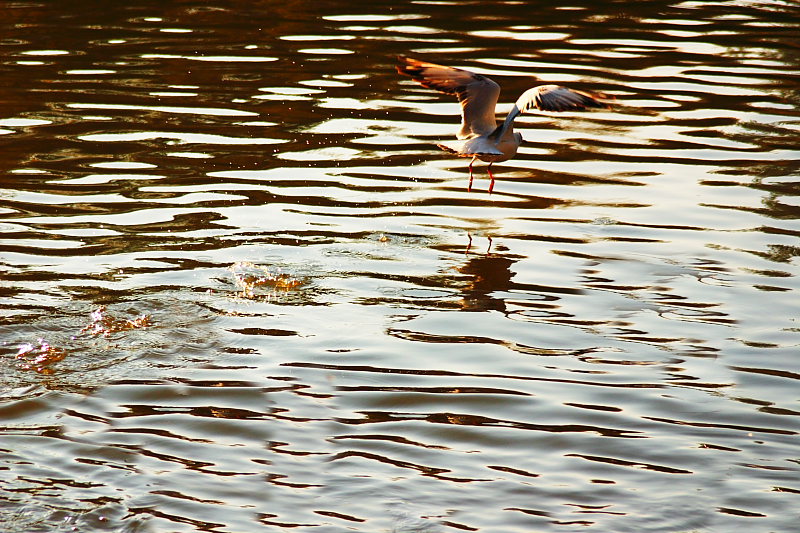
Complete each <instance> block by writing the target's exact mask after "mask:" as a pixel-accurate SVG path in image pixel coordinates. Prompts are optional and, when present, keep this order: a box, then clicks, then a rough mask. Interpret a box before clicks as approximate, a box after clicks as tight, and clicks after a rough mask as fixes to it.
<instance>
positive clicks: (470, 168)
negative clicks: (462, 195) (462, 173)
mask: <svg viewBox="0 0 800 533" xmlns="http://www.w3.org/2000/svg"><path fill="white" fill-rule="evenodd" d="M474 162H475V158H474V157H473V158H472V161H470V162H469V185H467V192H470V191H472V163H474Z"/></svg>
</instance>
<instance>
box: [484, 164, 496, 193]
mask: <svg viewBox="0 0 800 533" xmlns="http://www.w3.org/2000/svg"><path fill="white" fill-rule="evenodd" d="M486 170H487V172H489V177H490V178H492V181H491V183H489V194H492V189H494V175H493V174H492V163H489V167H488V168H487V169H486Z"/></svg>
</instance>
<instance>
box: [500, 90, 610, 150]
mask: <svg viewBox="0 0 800 533" xmlns="http://www.w3.org/2000/svg"><path fill="white" fill-rule="evenodd" d="M587 107H602V108H607V107H608V105H606V104H604V103H603V102H600V101H599V100H596V99H595V97H594V96H593V95H591V94H589V93H585V92H581V91H575V90H573V89H567V88H566V87H561V86H560V85H539V86H538V87H534V88H533V89H528V90H527V91H525V92H524V93H522V95H521V96H520V97H519V98H518V99H517V102H516V103H515V104H514V107H513V108H511V111H510V112H509V113H508V116H507V117H506V119H505V121H504V122H503V123H502V124H501V125H500V126H498V127H497V129H496V130H494V132H492V134H491V138H492V139H495V140H499V139H501V138H502V137H503V135H505V132H506V131H507V130H508V128H510V127H511V124H512V123H513V122H514V119H515V118H517V116H519V115H520V113H524V112H526V111H528V110H529V109H531V108H536V109H540V110H542V111H582V110H584V109H586V108H587Z"/></svg>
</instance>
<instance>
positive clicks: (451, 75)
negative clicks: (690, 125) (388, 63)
mask: <svg viewBox="0 0 800 533" xmlns="http://www.w3.org/2000/svg"><path fill="white" fill-rule="evenodd" d="M397 72H399V73H400V74H404V75H406V76H410V77H411V78H412V79H413V80H414V81H416V82H418V83H420V84H421V85H422V86H423V87H428V88H430V89H435V90H437V91H440V92H443V93H446V94H453V95H455V96H457V97H458V101H459V102H461V129H460V130H459V131H458V133H457V134H456V137H458V139H460V141H459V142H457V143H449V144H440V145H439V147H440V148H442V149H443V150H445V151H448V152H452V153H455V154H456V155H458V156H460V157H471V158H472V161H470V163H469V186H468V187H467V190H468V191H471V190H472V165H473V163H475V160H476V159H480V160H481V161H488V162H489V166H488V168H487V171H488V172H489V177H490V178H491V180H492V181H491V183H490V184H489V192H490V193H491V192H492V189H493V188H494V175H493V174H492V163H495V162H497V161H507V160H509V159H511V158H512V157H514V156H515V155H516V153H517V148H519V145H520V144H521V143H522V135H520V134H519V133H516V132H514V119H515V118H517V116H518V115H520V114H521V113H524V112H526V111H528V110H529V109H532V108H536V109H540V110H542V111H580V110H583V109H586V108H587V107H608V106H607V105H606V104H604V103H602V102H600V101H598V100H597V99H596V98H595V96H593V95H590V94H588V93H584V92H581V91H574V90H572V89H567V88H566V87H561V86H559V85H539V86H538V87H533V88H532V89H528V90H527V91H525V92H524V93H522V96H520V97H519V99H518V100H517V102H516V103H515V104H514V107H513V108H512V109H511V111H510V112H509V113H508V116H507V117H506V119H505V121H503V122H502V123H501V124H499V125H498V124H497V120H496V119H495V106H496V105H497V98H498V96H499V95H500V86H499V85H498V84H497V83H496V82H494V81H492V80H491V79H489V78H487V77H486V76H483V75H481V74H475V73H474V72H470V71H468V70H463V69H460V68H453V67H446V66H444V65H437V64H435V63H428V62H427V61H420V60H418V59H412V58H410V57H406V56H398V57H397Z"/></svg>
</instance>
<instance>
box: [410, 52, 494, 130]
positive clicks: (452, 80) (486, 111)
mask: <svg viewBox="0 0 800 533" xmlns="http://www.w3.org/2000/svg"><path fill="white" fill-rule="evenodd" d="M397 62H398V63H397V71H398V72H399V73H401V74H405V75H406V76H410V77H411V78H412V79H414V81H417V82H419V83H420V84H421V85H423V86H424V87H428V88H430V89H435V90H437V91H440V92H443V93H447V94H453V95H455V96H457V97H458V101H459V102H461V131H459V132H458V138H459V139H465V138H467V137H471V136H473V135H487V134H489V133H491V132H492V131H494V129H495V128H496V127H497V120H496V119H495V106H496V105H497V98H498V97H499V96H500V86H499V85H498V84H497V83H495V82H494V81H492V80H491V79H489V78H487V77H486V76H483V75H481V74H475V73H474V72H470V71H468V70H463V69H460V68H453V67H446V66H444V65H437V64H435V63H428V62H426V61H419V60H417V59H412V58H410V57H405V56H398V58H397Z"/></svg>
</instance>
